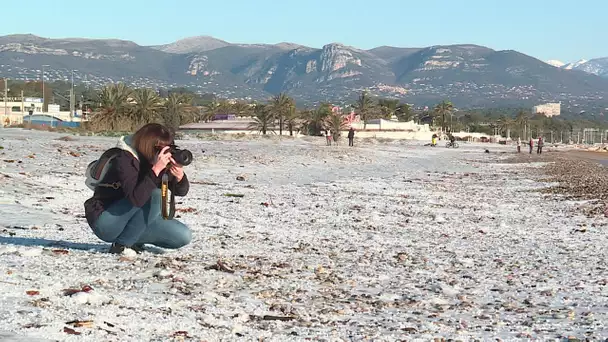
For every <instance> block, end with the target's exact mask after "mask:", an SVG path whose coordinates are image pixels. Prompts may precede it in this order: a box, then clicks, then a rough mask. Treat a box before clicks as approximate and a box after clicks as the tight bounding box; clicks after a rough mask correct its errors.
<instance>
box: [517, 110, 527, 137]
mask: <svg viewBox="0 0 608 342" xmlns="http://www.w3.org/2000/svg"><path fill="white" fill-rule="evenodd" d="M529 122H530V118H529V117H528V114H527V113H526V112H525V111H523V110H520V111H519V112H518V113H517V116H516V117H515V124H516V125H517V126H519V127H520V128H521V129H522V130H521V133H522V137H524V139H528V134H527V133H528V132H527V129H526V128H527V126H528V123H529Z"/></svg>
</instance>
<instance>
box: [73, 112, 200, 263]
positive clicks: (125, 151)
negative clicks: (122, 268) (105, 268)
mask: <svg viewBox="0 0 608 342" xmlns="http://www.w3.org/2000/svg"><path fill="white" fill-rule="evenodd" d="M172 143H173V134H172V133H171V131H170V130H169V129H167V128H166V127H164V126H163V125H160V124H155V123H152V124H147V125H145V126H143V127H142V128H140V129H139V130H138V131H137V132H135V134H133V135H130V136H123V137H121V138H120V140H119V141H118V144H117V147H118V148H119V149H120V151H119V152H118V153H117V155H116V157H114V159H112V160H111V162H110V163H111V164H110V168H109V170H108V171H107V173H106V175H105V176H104V178H103V179H102V180H101V181H100V184H99V185H98V186H96V187H95V192H94V194H93V197H91V198H89V199H88V200H87V201H86V202H85V203H84V207H85V214H86V219H87V222H88V224H89V226H90V227H91V229H92V230H93V232H94V233H95V235H97V237H99V238H100V239H101V240H103V241H106V242H112V246H111V247H110V253H122V252H123V251H125V249H132V250H134V251H136V252H138V253H139V252H141V251H142V250H143V245H144V244H152V245H156V246H159V247H163V248H171V249H176V248H180V247H183V246H185V245H187V244H188V243H190V241H191V239H192V233H191V232H190V229H188V227H186V226H185V225H184V224H183V223H181V222H179V221H177V220H174V219H171V220H165V219H163V217H161V212H160V211H161V192H160V185H161V178H162V176H163V174H164V173H166V172H168V176H169V189H171V190H172V191H173V193H174V194H175V196H185V195H186V194H187V193H188V190H189V188H190V183H189V182H188V178H187V177H186V174H184V170H183V168H182V167H181V166H180V165H178V164H177V163H176V162H175V160H174V159H173V157H172V156H171V153H169V151H167V150H168V149H169V145H170V144H172ZM167 165H170V167H169V168H167ZM107 184H111V185H113V186H104V185H107Z"/></svg>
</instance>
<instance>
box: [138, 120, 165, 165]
mask: <svg viewBox="0 0 608 342" xmlns="http://www.w3.org/2000/svg"><path fill="white" fill-rule="evenodd" d="M172 143H173V134H171V131H170V130H169V129H168V128H167V127H165V126H163V125H161V124H157V123H149V124H146V125H144V126H143V127H142V128H140V129H139V130H137V132H135V134H134V135H133V147H134V148H135V149H136V150H137V152H139V154H141V155H142V156H143V157H144V158H146V159H147V160H148V161H149V162H151V163H152V162H153V161H154V157H155V156H156V153H157V152H158V150H159V148H162V147H165V146H167V145H170V144H172Z"/></svg>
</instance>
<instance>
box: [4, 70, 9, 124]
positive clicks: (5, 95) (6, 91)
mask: <svg viewBox="0 0 608 342" xmlns="http://www.w3.org/2000/svg"><path fill="white" fill-rule="evenodd" d="M4 115H5V116H7V117H8V78H5V79H4Z"/></svg>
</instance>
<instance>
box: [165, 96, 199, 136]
mask: <svg viewBox="0 0 608 342" xmlns="http://www.w3.org/2000/svg"><path fill="white" fill-rule="evenodd" d="M197 111H198V110H197V109H196V107H194V106H193V105H192V97H191V96H190V95H188V94H179V93H171V94H169V97H168V98H167V99H166V100H165V103H164V110H163V113H162V119H163V121H164V123H165V125H166V126H168V127H169V128H171V129H172V130H173V131H176V130H177V129H178V128H179V126H181V125H184V124H187V123H191V122H197V121H198V119H199V115H198V113H197Z"/></svg>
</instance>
